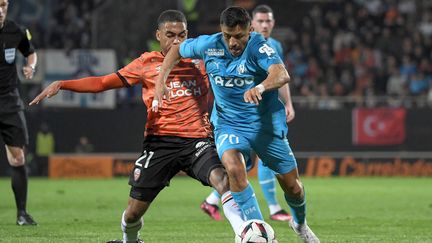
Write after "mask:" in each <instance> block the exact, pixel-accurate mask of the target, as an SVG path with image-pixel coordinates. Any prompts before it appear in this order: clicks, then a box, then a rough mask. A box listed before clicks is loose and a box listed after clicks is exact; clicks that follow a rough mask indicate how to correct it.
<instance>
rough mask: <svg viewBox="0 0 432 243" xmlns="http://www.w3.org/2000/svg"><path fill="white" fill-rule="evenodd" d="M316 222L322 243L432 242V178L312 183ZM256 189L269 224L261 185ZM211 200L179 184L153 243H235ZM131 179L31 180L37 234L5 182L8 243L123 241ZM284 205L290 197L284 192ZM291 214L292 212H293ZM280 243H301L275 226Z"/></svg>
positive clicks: (1, 218) (2, 230) (189, 183)
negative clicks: (211, 212) (22, 223)
mask: <svg viewBox="0 0 432 243" xmlns="http://www.w3.org/2000/svg"><path fill="white" fill-rule="evenodd" d="M303 182H304V184H305V187H306V192H307V199H308V222H309V225H310V226H311V228H312V229H313V230H314V232H315V233H316V234H317V235H318V236H319V237H320V239H321V242H432V178H304V179H303ZM252 184H253V186H254V188H255V191H256V193H257V196H258V199H259V200H260V205H261V210H262V212H263V214H264V217H265V218H267V219H268V210H267V206H266V204H265V203H264V201H263V199H262V195H261V192H260V189H259V187H258V184H257V181H256V180H255V179H252ZM209 192H210V188H207V187H203V186H201V185H200V184H199V183H197V182H196V181H194V180H192V179H189V178H186V177H176V178H175V179H174V180H173V181H172V182H171V186H170V187H168V188H166V189H165V190H164V191H162V193H161V194H160V195H159V197H158V198H157V199H156V200H155V201H154V203H153V204H152V207H151V208H150V209H149V211H148V212H147V214H146V215H145V222H144V227H143V229H142V230H141V235H142V238H143V239H144V240H145V242H146V243H158V242H169V243H176V242H182V243H185V242H187V243H193V242H203V243H219V242H220V243H222V242H223V243H226V242H234V235H233V233H232V230H231V227H230V226H229V224H228V221H227V220H226V219H225V220H224V221H222V222H215V221H212V220H210V218H209V217H208V216H207V215H205V214H203V213H202V212H201V211H200V209H199V205H200V203H201V202H202V200H203V199H204V198H205V197H206V196H207V194H208V193H209ZM128 193H129V186H128V185H127V178H118V179H112V180H49V179H38V178H31V179H30V185H29V202H28V210H29V212H30V213H31V214H32V215H33V217H34V218H35V220H36V221H37V222H38V223H39V225H38V226H37V227H19V226H16V225H15V214H16V211H15V202H14V198H13V194H12V191H11V189H10V180H9V178H1V179H0V242H14V243H16V242H44V243H45V242H106V241H107V240H110V239H119V238H121V230H120V223H119V220H120V216H121V214H122V211H123V209H124V208H125V206H126V202H127V197H128ZM278 198H279V199H280V200H279V201H280V202H281V203H284V201H283V200H282V193H281V191H280V190H279V191H278ZM283 207H284V208H285V209H287V207H286V205H285V204H283ZM267 222H269V223H270V224H271V225H272V226H273V228H274V229H275V231H276V235H277V238H278V240H279V242H280V243H286V242H299V241H298V240H297V238H296V236H295V235H294V233H293V232H292V231H291V230H290V229H289V228H288V224H287V223H283V222H273V221H269V220H267Z"/></svg>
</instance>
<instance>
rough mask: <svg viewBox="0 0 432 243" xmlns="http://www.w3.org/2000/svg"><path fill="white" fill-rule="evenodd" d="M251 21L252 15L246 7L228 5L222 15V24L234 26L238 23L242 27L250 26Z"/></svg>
mask: <svg viewBox="0 0 432 243" xmlns="http://www.w3.org/2000/svg"><path fill="white" fill-rule="evenodd" d="M250 23H251V17H250V15H249V13H248V12H247V11H246V9H244V8H242V7H237V6H234V7H228V8H226V9H225V10H224V11H223V12H222V13H221V16H220V24H221V25H225V26H226V27H229V28H233V27H236V26H237V25H238V26H240V27H243V28H245V27H248V26H250Z"/></svg>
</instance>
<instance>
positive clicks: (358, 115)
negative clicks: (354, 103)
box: [352, 108, 406, 145]
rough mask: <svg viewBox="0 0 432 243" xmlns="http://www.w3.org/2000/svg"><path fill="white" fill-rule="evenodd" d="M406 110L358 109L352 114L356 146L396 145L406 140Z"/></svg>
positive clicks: (353, 135) (353, 136)
mask: <svg viewBox="0 0 432 243" xmlns="http://www.w3.org/2000/svg"><path fill="white" fill-rule="evenodd" d="M405 116H406V110H405V109H404V108H396V109H394V108H372V109H369V108H358V109H354V110H353V112H352V138H353V143H354V144H356V145H396V144H402V143H403V141H404V140H405Z"/></svg>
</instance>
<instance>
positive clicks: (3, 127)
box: [0, 111, 29, 147]
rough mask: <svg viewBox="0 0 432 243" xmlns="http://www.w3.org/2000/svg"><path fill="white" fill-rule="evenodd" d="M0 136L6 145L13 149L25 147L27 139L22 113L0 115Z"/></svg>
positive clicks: (25, 124)
mask: <svg viewBox="0 0 432 243" xmlns="http://www.w3.org/2000/svg"><path fill="white" fill-rule="evenodd" d="M0 134H1V136H2V137H3V141H4V142H5V144H6V145H9V146H15V147H23V146H25V145H27V144H28V140H29V137H28V132H27V123H26V120H25V116H24V112H23V111H18V112H15V113H10V114H2V115H0Z"/></svg>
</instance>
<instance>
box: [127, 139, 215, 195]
mask: <svg viewBox="0 0 432 243" xmlns="http://www.w3.org/2000/svg"><path fill="white" fill-rule="evenodd" d="M217 167H223V166H222V163H221V162H220V160H219V157H218V155H217V152H216V147H215V144H214V141H213V140H212V139H210V138H180V137H171V136H147V137H146V139H145V140H144V144H143V152H142V155H141V156H140V157H139V158H138V159H137V160H136V161H135V166H134V169H133V170H132V172H131V175H130V178H129V185H131V186H132V187H137V188H153V189H156V188H158V189H162V188H163V187H165V186H168V185H169V182H170V180H171V178H173V177H174V176H175V175H176V174H177V173H178V172H179V171H181V170H182V171H184V172H185V173H186V174H188V175H189V176H190V177H192V178H194V179H196V180H198V181H200V182H201V183H202V184H203V185H207V186H208V185H210V182H209V176H210V172H211V171H212V170H213V169H215V168H217Z"/></svg>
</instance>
